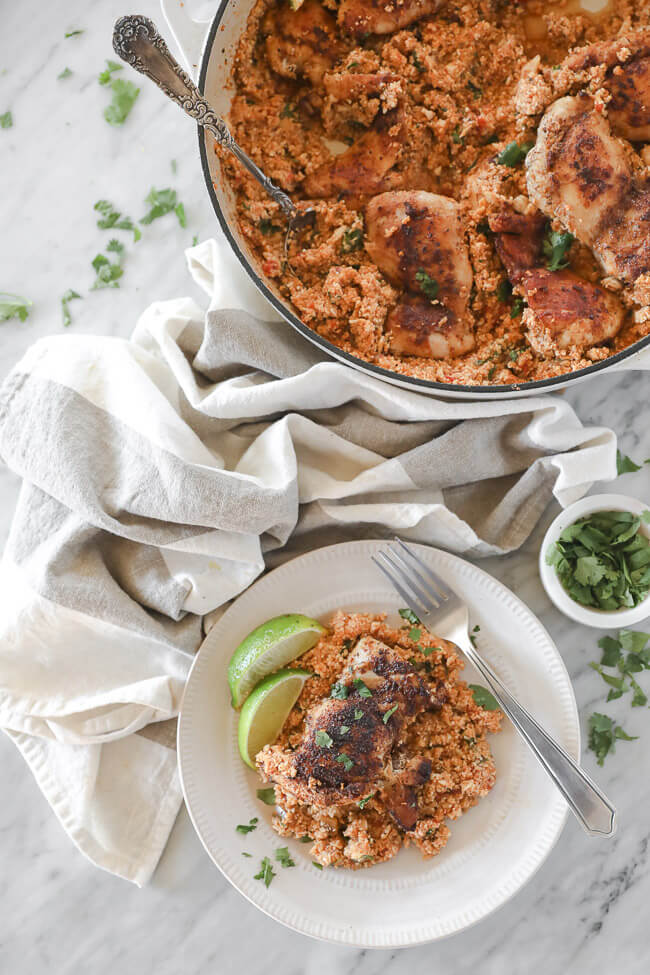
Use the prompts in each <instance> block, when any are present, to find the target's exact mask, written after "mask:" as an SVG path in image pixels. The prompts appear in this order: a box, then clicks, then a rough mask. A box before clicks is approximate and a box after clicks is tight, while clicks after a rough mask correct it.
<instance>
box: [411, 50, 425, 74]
mask: <svg viewBox="0 0 650 975" xmlns="http://www.w3.org/2000/svg"><path fill="white" fill-rule="evenodd" d="M412 60H413V67H414V68H416V69H417V70H418V71H419V72H420V73H422V72H423V71H426V68H425V66H424V65H423V64H422V62H421V61H420V59H419V57H418V56H417V54H416V53H415V51H413V55H412Z"/></svg>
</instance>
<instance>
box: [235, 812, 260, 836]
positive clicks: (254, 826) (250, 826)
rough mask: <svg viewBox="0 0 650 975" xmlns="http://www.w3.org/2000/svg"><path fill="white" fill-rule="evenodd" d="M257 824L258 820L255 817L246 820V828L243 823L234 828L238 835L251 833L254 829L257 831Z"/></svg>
mask: <svg viewBox="0 0 650 975" xmlns="http://www.w3.org/2000/svg"><path fill="white" fill-rule="evenodd" d="M258 823H259V819H258V818H257V816H253V818H252V819H249V820H248V826H246V825H245V824H244V823H240V824H239V825H238V826H235V829H236V830H237V832H238V833H244V834H246V833H252V832H253V830H254V829H257V824H258Z"/></svg>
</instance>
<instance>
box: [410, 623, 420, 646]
mask: <svg viewBox="0 0 650 975" xmlns="http://www.w3.org/2000/svg"><path fill="white" fill-rule="evenodd" d="M421 636H422V630H421V629H420V628H419V627H418V626H413V627H412V628H411V629H410V630H409V640H414V641H415V642H417V641H418V640H419V639H420V637H421Z"/></svg>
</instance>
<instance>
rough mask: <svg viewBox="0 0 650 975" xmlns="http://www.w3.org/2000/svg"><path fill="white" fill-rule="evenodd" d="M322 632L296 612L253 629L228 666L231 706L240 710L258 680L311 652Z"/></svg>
mask: <svg viewBox="0 0 650 975" xmlns="http://www.w3.org/2000/svg"><path fill="white" fill-rule="evenodd" d="M325 632H326V630H325V627H324V626H322V625H321V624H320V623H319V622H318V620H312V619H310V618H309V617H308V616H301V615H300V613H286V614H285V615H284V616H274V617H273V619H272V620H267V621H266V623H262V624H261V625H260V626H258V627H257V628H256V629H254V630H253V632H252V633H249V634H248V636H247V637H246V638H245V639H244V640H242V642H241V643H240V644H239V646H238V647H237V649H236V650H235V652H234V653H233V655H232V657H231V658H230V663H229V664H228V686H229V687H230V698H231V701H232V706H233V707H234V708H240V707H241V706H242V704H243V703H244V701H245V700H246V698H247V697H248V695H249V694H250V692H251V691H252V690H253V688H254V687H255V685H256V684H257V682H258V681H259V680H261V679H262V678H263V677H266V675H267V674H271V673H273V671H274V670H278V669H279V668H280V667H286V665H287V664H288V663H290V662H291V661H292V660H295V659H296V657H299V656H300V655H301V654H303V653H306V652H307V650H311V648H312V647H313V646H314V645H315V644H316V643H318V640H319V639H320V637H321V635H322V634H323V633H325Z"/></svg>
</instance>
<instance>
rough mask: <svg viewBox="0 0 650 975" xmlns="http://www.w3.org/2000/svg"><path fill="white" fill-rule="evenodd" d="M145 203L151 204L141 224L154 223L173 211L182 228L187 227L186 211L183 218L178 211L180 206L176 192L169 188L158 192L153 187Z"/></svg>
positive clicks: (141, 219)
mask: <svg viewBox="0 0 650 975" xmlns="http://www.w3.org/2000/svg"><path fill="white" fill-rule="evenodd" d="M144 202H145V203H148V204H149V211H148V212H147V213H145V215H144V217H141V218H140V223H144V224H150V223H153V221H154V220H157V219H158V218H159V217H164V216H165V214H167V213H171V212H172V210H173V211H174V212H175V213H176V216H177V217H178V222H179V223H180V225H181V227H184V226H185V223H184V221H185V211H184V210H183V213H182V218H181V216H180V215H179V210H178V208H179V206H180V204H179V202H178V199H177V197H176V190H172V189H169V188H167V189H165V190H157V189H156V188H155V186H152V188H151V189H150V190H149V193H148V194H147V197H146V198H145V201H144Z"/></svg>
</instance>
